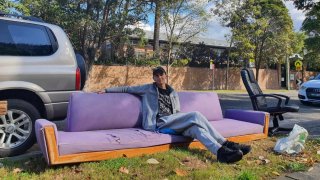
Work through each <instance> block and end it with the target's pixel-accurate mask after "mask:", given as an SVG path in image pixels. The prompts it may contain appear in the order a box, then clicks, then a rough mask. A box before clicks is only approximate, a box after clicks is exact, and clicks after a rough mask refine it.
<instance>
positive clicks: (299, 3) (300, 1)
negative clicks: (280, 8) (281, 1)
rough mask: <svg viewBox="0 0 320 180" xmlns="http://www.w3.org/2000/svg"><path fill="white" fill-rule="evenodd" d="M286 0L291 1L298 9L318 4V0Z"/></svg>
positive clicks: (319, 3) (309, 7)
mask: <svg viewBox="0 0 320 180" xmlns="http://www.w3.org/2000/svg"><path fill="white" fill-rule="evenodd" d="M287 1H293V3H294V4H295V6H296V7H297V8H298V9H306V10H308V9H311V8H312V7H314V6H319V5H320V1H318V0H287Z"/></svg>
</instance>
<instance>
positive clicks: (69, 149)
mask: <svg viewBox="0 0 320 180" xmlns="http://www.w3.org/2000/svg"><path fill="white" fill-rule="evenodd" d="M211 124H212V125H213V126H214V127H215V128H216V129H217V130H218V131H219V132H220V133H221V134H222V135H223V136H224V137H231V136H239V135H246V134H253V133H262V132H263V126H261V125H259V124H253V123H248V122H241V121H236V120H231V119H224V120H220V121H212V122H211ZM239 127H241V128H239ZM58 136H59V142H58V148H59V153H60V155H65V154H74V153H81V152H94V151H107V150H116V149H130V148H141V147H149V146H156V145H162V144H168V143H177V142H187V141H190V140H191V139H190V138H187V137H183V136H176V135H168V134H161V133H155V132H150V131H145V130H142V129H139V128H128V129H110V130H99V131H84V132H62V131H60V132H59V133H58Z"/></svg>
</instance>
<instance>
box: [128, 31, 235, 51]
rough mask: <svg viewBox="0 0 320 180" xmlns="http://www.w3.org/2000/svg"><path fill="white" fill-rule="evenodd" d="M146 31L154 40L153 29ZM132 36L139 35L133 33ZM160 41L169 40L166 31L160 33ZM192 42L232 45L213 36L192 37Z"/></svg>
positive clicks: (221, 45) (148, 37) (223, 46)
mask: <svg viewBox="0 0 320 180" xmlns="http://www.w3.org/2000/svg"><path fill="white" fill-rule="evenodd" d="M144 32H145V33H146V35H145V36H146V38H147V39H149V40H153V31H144ZM132 37H137V36H135V35H133V36H132ZM159 40H160V41H167V36H166V34H165V33H160V35H159ZM190 42H191V43H192V44H199V43H202V42H203V43H204V44H205V45H207V46H214V47H221V48H227V47H229V46H230V44H229V43H228V42H227V41H223V40H217V39H212V38H204V37H193V38H191V39H190Z"/></svg>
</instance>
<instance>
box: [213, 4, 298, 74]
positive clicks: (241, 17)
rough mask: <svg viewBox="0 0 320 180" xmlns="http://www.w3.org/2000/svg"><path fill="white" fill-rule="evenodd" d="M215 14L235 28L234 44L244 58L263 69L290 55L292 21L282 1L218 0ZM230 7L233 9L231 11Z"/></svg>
mask: <svg viewBox="0 0 320 180" xmlns="http://www.w3.org/2000/svg"><path fill="white" fill-rule="evenodd" d="M215 2H216V3H217V4H218V6H217V8H216V9H215V10H214V11H213V12H214V13H216V14H217V15H219V16H220V18H221V22H222V24H224V25H226V26H228V27H230V28H232V30H231V32H232V36H231V39H230V40H231V41H232V42H234V47H235V52H237V53H238V56H240V57H242V58H243V59H254V60H255V66H256V70H257V73H256V76H257V77H256V78H257V79H258V77H259V68H261V67H264V66H265V65H268V64H270V63H278V62H281V60H283V59H284V57H285V56H286V54H290V53H291V51H292V49H291V46H290V45H291V39H290V37H291V35H292V33H293V28H292V26H293V25H292V19H291V18H290V16H289V13H288V9H287V8H286V7H285V5H284V3H283V2H282V1H281V0H245V1H237V0H227V1H222V2H220V1H218V0H216V1H215ZM227 7H233V11H230V10H229V9H228V8H227Z"/></svg>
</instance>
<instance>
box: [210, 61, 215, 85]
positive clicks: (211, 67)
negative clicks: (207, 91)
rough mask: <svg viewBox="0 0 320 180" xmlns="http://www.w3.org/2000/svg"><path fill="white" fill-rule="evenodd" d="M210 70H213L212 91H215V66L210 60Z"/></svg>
mask: <svg viewBox="0 0 320 180" xmlns="http://www.w3.org/2000/svg"><path fill="white" fill-rule="evenodd" d="M210 69H212V90H214V64H213V60H212V59H211V60H210Z"/></svg>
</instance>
